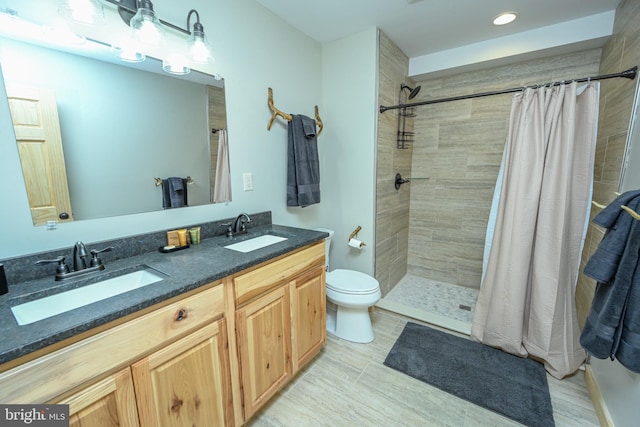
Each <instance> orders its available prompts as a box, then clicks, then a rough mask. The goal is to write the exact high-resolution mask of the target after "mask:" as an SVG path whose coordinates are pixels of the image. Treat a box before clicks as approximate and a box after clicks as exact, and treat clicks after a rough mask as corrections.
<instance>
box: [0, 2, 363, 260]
mask: <svg viewBox="0 0 640 427" xmlns="http://www.w3.org/2000/svg"><path fill="white" fill-rule="evenodd" d="M56 3H57V2H56V0H33V1H29V2H24V1H23V0H0V8H7V7H8V8H11V9H15V10H18V11H19V13H20V15H21V16H22V17H24V18H32V19H37V20H44V19H54V18H56V19H57V18H58V16H57V13H56ZM153 3H154V7H155V10H156V12H157V13H158V14H159V15H160V17H161V18H162V19H164V20H166V21H169V22H172V23H176V24H178V25H182V26H185V27H186V17H187V13H188V11H189V10H190V9H192V8H194V9H197V10H198V12H199V14H200V20H201V22H202V24H203V25H204V29H205V32H206V34H207V37H208V38H209V41H210V42H211V44H212V45H213V49H214V55H215V57H216V62H215V68H213V67H212V68H210V69H207V70H205V71H209V72H219V73H220V74H222V75H223V76H224V77H225V84H226V86H225V90H226V94H227V97H226V98H227V111H228V130H229V141H230V155H231V173H232V186H233V202H232V203H230V204H229V205H228V206H225V205H219V204H218V205H207V206H198V207H189V208H186V209H179V210H174V211H161V212H153V213H145V214H136V215H127V216H120V217H113V218H105V219H99V220H87V221H78V222H75V223H70V224H60V225H59V226H58V229H57V230H55V231H46V229H45V227H33V225H32V223H31V218H30V214H29V210H28V202H27V198H26V195H25V190H24V184H23V180H22V174H21V171H20V168H19V165H18V154H17V148H16V147H15V144H13V143H11V141H12V138H13V136H12V135H13V131H12V129H11V123H10V121H9V111H8V105H7V102H6V93H5V91H4V88H1V89H0V182H2V187H3V190H2V203H1V208H0V259H3V258H8V257H13V256H19V255H24V254H28V253H33V252H40V251H44V250H50V249H55V248H64V247H71V245H72V244H73V243H74V242H75V241H77V240H83V241H85V242H87V243H90V242H94V241H100V240H105V239H110V238H115V237H122V236H127V235H131V234H140V233H145V232H150V231H156V230H163V229H169V228H175V227H178V226H180V225H186V224H192V223H198V222H206V221H212V220H216V219H220V218H227V217H233V216H235V215H237V214H238V213H240V212H243V211H246V212H259V211H264V210H272V211H273V218H274V222H276V223H281V224H286V225H293V226H311V225H321V224H326V223H327V221H325V220H324V219H322V218H321V217H320V216H319V215H320V212H321V211H322V210H323V209H326V208H328V207H327V206H326V204H327V203H329V202H331V198H329V200H328V201H327V202H325V201H324V200H323V202H322V204H321V205H319V206H317V207H314V206H312V207H308V208H304V209H299V208H297V209H287V208H286V206H285V205H286V199H285V195H286V194H285V191H286V188H285V182H286V146H287V142H286V124H285V123H283V121H282V120H280V119H277V121H276V123H275V124H274V126H273V127H272V129H271V131H270V132H268V131H267V130H266V126H267V122H268V121H269V118H270V117H271V112H270V111H269V109H268V107H267V88H268V87H272V88H273V90H274V99H275V105H276V107H278V108H279V109H281V110H283V111H287V112H291V113H299V114H307V115H313V107H314V105H318V106H319V107H320V113H321V115H323V118H327V116H324V114H325V110H326V109H325V108H324V106H323V105H322V83H323V78H322V48H321V46H320V45H319V44H318V43H316V42H315V41H313V40H311V39H310V38H308V37H306V36H305V35H304V34H302V33H300V32H299V31H297V30H295V29H293V28H292V27H290V26H289V25H288V24H286V23H284V21H282V20H281V19H280V18H278V17H276V16H275V15H273V14H272V13H271V12H269V11H267V10H266V9H264V8H263V7H262V6H260V5H259V4H258V3H256V2H255V1H253V0H234V1H223V0H217V1H209V0H190V1H189V2H188V4H184V3H183V2H176V1H171V0H155V1H154V2H153ZM105 9H106V10H105V12H106V13H107V15H108V16H109V17H112V16H113V15H114V14H115V11H114V9H113V8H112V7H110V6H108V5H107V6H105ZM36 11H40V12H36ZM118 28H121V30H119V33H114V30H111V31H110V32H109V34H107V35H106V36H105V35H102V36H100V37H113V38H115V37H116V36H119V35H121V34H123V33H125V32H126V31H127V28H126V26H124V24H122V25H120V26H119V27H118ZM90 31H93V32H98V31H100V29H96V28H94V29H89V28H87V29H86V32H87V33H89V32H90ZM91 34H93V33H91ZM95 37H98V36H97V35H95ZM371 64H372V61H371V60H370V61H369V64H367V65H366V68H367V69H368V71H367V73H369V74H370V73H372V72H373V71H372V70H374V69H375V67H374V66H373V65H371ZM362 67H363V68H364V67H365V66H364V65H362ZM347 74H351V71H349V72H348V73H347ZM354 83H355V84H358V82H354ZM372 90H373V89H372ZM343 96H344V94H343ZM371 96H373V93H371ZM344 99H345V100H347V99H346V98H344ZM350 102H354V101H353V100H351V101H350ZM327 110H328V108H327ZM358 114H359V113H358ZM344 119H345V120H347V118H346V117H345V118H344ZM325 123H326V132H327V133H323V135H322V136H321V137H320V138H319V141H320V142H319V143H320V145H321V146H322V144H326V142H325V141H326V140H327V139H328V137H327V135H329V134H330V133H329V132H328V130H329V129H330V128H331V127H332V126H334V124H333V123H332V122H331V120H326V122H325ZM332 132H335V128H334V129H333V130H332ZM366 133H367V134H368V133H371V135H366V136H365V137H366V138H367V139H368V141H367V144H370V145H371V147H373V146H374V141H373V139H372V138H373V137H372V135H373V132H372V131H371V132H369V131H367V132H366ZM329 159H330V157H328V156H327V153H324V154H322V161H323V162H326V161H329ZM361 161H363V162H371V156H370V155H369V156H366V157H365V158H362V160H361ZM371 164H373V163H372V162H371ZM369 167H372V166H369ZM243 172H251V173H253V180H254V191H251V192H243V191H242V173H243ZM325 175H326V174H325ZM366 180H369V181H370V180H371V176H368V177H366ZM322 190H323V193H324V194H327V191H328V190H327V183H326V182H325V183H323V184H322ZM367 191H369V189H368V188H367ZM336 208H338V207H336ZM368 210H369V211H370V212H369V215H368V216H372V213H371V208H370V207H369V209H368ZM355 220H356V219H355V218H354V221H355ZM329 225H331V224H329ZM363 226H364V224H363ZM367 228H369V229H370V227H367ZM372 241H373V238H371V242H372Z"/></svg>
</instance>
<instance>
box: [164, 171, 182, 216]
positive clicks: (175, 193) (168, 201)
mask: <svg viewBox="0 0 640 427" xmlns="http://www.w3.org/2000/svg"><path fill="white" fill-rule="evenodd" d="M184 206H188V204H187V180H186V178H176V177H171V178H167V179H163V180H162V207H163V208H164V209H171V208H181V207H184Z"/></svg>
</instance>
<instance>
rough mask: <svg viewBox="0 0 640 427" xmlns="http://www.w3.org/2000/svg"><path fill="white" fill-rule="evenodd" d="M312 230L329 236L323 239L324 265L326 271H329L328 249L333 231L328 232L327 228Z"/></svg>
mask: <svg viewBox="0 0 640 427" xmlns="http://www.w3.org/2000/svg"><path fill="white" fill-rule="evenodd" d="M313 230H314V231H321V232H323V233H328V234H329V237H326V238H325V239H324V251H325V254H324V264H325V266H326V267H327V271H329V249H331V239H332V238H333V235H334V234H335V231H333V230H329V229H328V228H314V229H313Z"/></svg>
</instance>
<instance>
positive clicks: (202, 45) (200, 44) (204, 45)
mask: <svg viewBox="0 0 640 427" xmlns="http://www.w3.org/2000/svg"><path fill="white" fill-rule="evenodd" d="M194 13H195V15H196V22H195V23H194V24H193V31H191V15H192V14H194ZM187 29H189V31H191V35H190V36H189V40H187V49H188V50H189V56H190V57H191V59H192V60H193V61H195V62H198V63H200V64H206V63H208V62H210V61H213V55H211V46H210V45H209V41H208V40H207V36H206V35H205V34H204V27H203V26H202V24H201V23H200V14H199V13H198V11H197V10H195V9H191V10H190V11H189V14H188V15H187Z"/></svg>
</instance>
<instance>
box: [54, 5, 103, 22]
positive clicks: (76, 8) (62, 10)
mask: <svg viewBox="0 0 640 427" xmlns="http://www.w3.org/2000/svg"><path fill="white" fill-rule="evenodd" d="M58 13H59V14H60V15H62V16H64V17H65V18H68V19H71V20H73V21H75V22H79V23H81V24H86V25H94V24H96V23H98V22H100V21H102V20H103V19H104V8H103V7H102V3H100V1H99V0H62V1H60V3H59V5H58Z"/></svg>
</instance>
